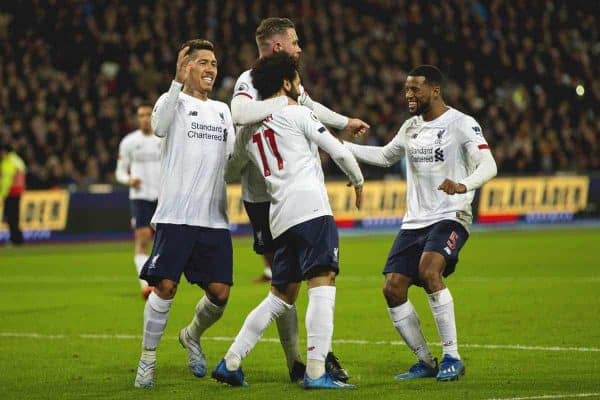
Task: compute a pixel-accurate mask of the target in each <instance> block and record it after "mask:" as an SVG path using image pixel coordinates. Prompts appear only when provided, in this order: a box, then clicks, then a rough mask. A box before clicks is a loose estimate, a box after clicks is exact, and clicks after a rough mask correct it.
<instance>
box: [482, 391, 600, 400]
mask: <svg viewBox="0 0 600 400" xmlns="http://www.w3.org/2000/svg"><path fill="white" fill-rule="evenodd" d="M581 397H600V392H597V393H570V394H567V393H565V394H543V395H541V396H531V397H502V398H500V397H498V398H490V399H485V400H538V399H572V398H581Z"/></svg>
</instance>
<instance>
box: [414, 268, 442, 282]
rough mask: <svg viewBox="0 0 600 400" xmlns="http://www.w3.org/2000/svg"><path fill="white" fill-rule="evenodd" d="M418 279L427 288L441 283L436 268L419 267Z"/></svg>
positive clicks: (440, 277)
mask: <svg viewBox="0 0 600 400" xmlns="http://www.w3.org/2000/svg"><path fill="white" fill-rule="evenodd" d="M419 279H420V280H421V281H422V282H424V283H425V284H426V285H427V286H432V285H435V284H437V283H439V282H441V281H442V276H441V274H440V271H438V270H437V268H430V267H429V266H419Z"/></svg>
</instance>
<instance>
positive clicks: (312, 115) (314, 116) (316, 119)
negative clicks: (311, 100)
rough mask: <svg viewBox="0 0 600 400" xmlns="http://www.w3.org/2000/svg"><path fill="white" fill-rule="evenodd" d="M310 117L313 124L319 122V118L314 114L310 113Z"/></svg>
mask: <svg viewBox="0 0 600 400" xmlns="http://www.w3.org/2000/svg"><path fill="white" fill-rule="evenodd" d="M310 117H311V118H312V119H313V121H315V122H321V121H319V118H317V116H316V115H315V114H314V113H312V112H311V113H310Z"/></svg>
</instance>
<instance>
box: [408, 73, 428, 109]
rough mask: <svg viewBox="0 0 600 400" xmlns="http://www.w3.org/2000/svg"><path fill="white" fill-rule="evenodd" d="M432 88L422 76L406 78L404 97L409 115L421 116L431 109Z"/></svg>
mask: <svg viewBox="0 0 600 400" xmlns="http://www.w3.org/2000/svg"><path fill="white" fill-rule="evenodd" d="M432 89H433V88H432V87H431V85H429V84H428V83H426V82H425V77H424V76H410V75H409V76H408V78H406V84H405V85H404V96H405V97H406V103H407V104H408V112H409V113H410V114H411V115H422V114H423V113H426V112H427V111H429V109H430V108H431V95H432Z"/></svg>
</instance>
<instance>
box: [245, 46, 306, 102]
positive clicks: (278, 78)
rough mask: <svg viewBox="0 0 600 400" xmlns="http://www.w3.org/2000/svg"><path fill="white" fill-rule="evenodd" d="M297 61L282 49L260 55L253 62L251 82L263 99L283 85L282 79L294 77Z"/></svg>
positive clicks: (292, 78) (289, 79) (291, 79)
mask: <svg viewBox="0 0 600 400" xmlns="http://www.w3.org/2000/svg"><path fill="white" fill-rule="evenodd" d="M297 69H298V63H297V61H296V60H294V58H293V57H292V56H290V55H289V54H288V53H286V52H284V51H280V52H278V53H273V54H271V55H270V56H267V57H261V58H259V59H258V60H256V62H255V63H254V66H253V67H252V71H250V75H251V76H252V84H253V85H254V87H255V88H256V90H257V91H258V94H259V95H260V97H262V98H263V99H267V98H269V97H271V96H273V95H274V94H275V93H277V92H278V91H279V89H281V87H282V86H283V81H284V80H286V79H287V80H288V81H290V82H292V81H293V80H294V79H295V78H296V74H297V73H298V72H297Z"/></svg>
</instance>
